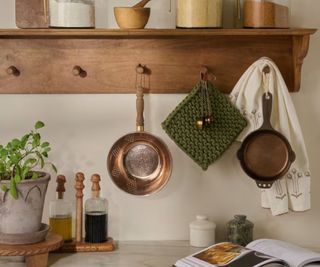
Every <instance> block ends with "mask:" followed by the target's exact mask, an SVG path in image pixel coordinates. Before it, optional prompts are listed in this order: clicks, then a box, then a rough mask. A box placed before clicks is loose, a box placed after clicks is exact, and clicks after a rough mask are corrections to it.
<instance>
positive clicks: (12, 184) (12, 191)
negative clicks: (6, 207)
mask: <svg viewBox="0 0 320 267" xmlns="http://www.w3.org/2000/svg"><path fill="white" fill-rule="evenodd" d="M9 190H10V195H11V196H12V197H13V198H14V199H18V192H17V186H16V183H15V181H14V179H12V178H11V181H10V189H9Z"/></svg>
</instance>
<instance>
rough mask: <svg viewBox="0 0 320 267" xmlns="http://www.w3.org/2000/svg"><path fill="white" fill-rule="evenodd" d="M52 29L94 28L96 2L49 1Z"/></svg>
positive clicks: (78, 0) (82, 0)
mask: <svg viewBox="0 0 320 267" xmlns="http://www.w3.org/2000/svg"><path fill="white" fill-rule="evenodd" d="M49 15H50V27H60V28H94V27H95V7H94V0H49Z"/></svg>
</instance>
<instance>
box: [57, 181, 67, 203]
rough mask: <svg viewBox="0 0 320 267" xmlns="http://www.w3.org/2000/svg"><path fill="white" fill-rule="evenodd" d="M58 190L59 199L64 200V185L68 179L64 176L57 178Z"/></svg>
mask: <svg viewBox="0 0 320 267" xmlns="http://www.w3.org/2000/svg"><path fill="white" fill-rule="evenodd" d="M56 182H57V189H56V191H57V192H58V199H63V193H64V192H65V191H66V189H65V187H64V184H65V183H66V177H65V176H64V175H58V177H57V180H56Z"/></svg>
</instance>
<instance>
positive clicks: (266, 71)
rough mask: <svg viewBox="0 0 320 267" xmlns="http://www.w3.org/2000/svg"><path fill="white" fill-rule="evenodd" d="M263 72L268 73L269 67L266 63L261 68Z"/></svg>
mask: <svg viewBox="0 0 320 267" xmlns="http://www.w3.org/2000/svg"><path fill="white" fill-rule="evenodd" d="M262 71H263V72H264V73H265V74H268V73H270V67H269V66H268V65H266V66H265V67H264V68H263V70H262Z"/></svg>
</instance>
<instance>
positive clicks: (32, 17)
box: [16, 0, 49, 29]
mask: <svg viewBox="0 0 320 267" xmlns="http://www.w3.org/2000/svg"><path fill="white" fill-rule="evenodd" d="M16 25H17V27H18V28H22V29H31V28H49V7H48V0H16Z"/></svg>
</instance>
